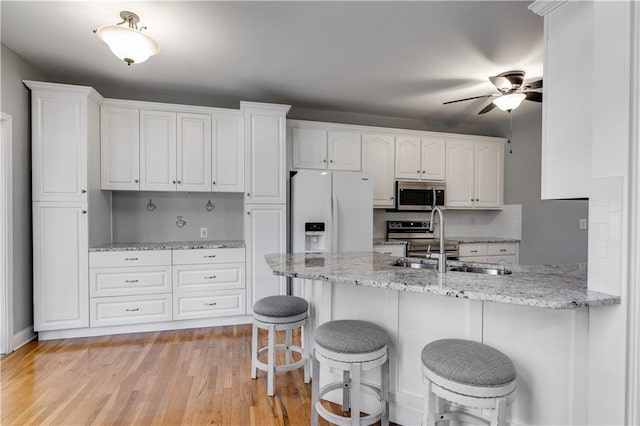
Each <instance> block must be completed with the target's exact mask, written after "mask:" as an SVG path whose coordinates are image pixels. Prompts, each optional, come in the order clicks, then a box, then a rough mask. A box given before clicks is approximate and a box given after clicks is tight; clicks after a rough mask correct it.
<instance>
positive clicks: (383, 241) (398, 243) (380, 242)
mask: <svg viewBox="0 0 640 426" xmlns="http://www.w3.org/2000/svg"><path fill="white" fill-rule="evenodd" d="M373 245H374V246H375V245H383V246H406V245H407V242H406V241H405V240H387V239H384V238H374V239H373Z"/></svg>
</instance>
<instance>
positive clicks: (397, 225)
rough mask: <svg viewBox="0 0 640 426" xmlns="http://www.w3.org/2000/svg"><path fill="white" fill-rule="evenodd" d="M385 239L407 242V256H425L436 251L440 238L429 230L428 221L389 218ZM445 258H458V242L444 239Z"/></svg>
mask: <svg viewBox="0 0 640 426" xmlns="http://www.w3.org/2000/svg"><path fill="white" fill-rule="evenodd" d="M387 239H388V240H402V241H406V242H407V256H409V257H425V256H426V255H427V254H428V253H434V254H436V253H438V251H439V250H440V240H438V239H437V238H436V237H435V236H434V235H433V232H431V231H429V222H420V221H400V220H391V221H388V222H387ZM444 251H445V253H446V256H447V259H452V260H457V259H458V242H457V241H453V240H447V239H445V240H444Z"/></svg>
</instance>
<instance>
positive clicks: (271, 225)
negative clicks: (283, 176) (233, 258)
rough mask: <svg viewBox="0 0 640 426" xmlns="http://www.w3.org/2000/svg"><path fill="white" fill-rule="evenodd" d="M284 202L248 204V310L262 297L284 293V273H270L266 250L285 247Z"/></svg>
mask: <svg viewBox="0 0 640 426" xmlns="http://www.w3.org/2000/svg"><path fill="white" fill-rule="evenodd" d="M286 218H287V207H286V205H281V204H278V205H255V204H247V212H246V221H245V227H244V229H245V240H246V243H247V251H246V253H247V271H246V272H247V283H248V286H247V299H249V300H247V313H250V312H251V306H253V304H254V303H255V302H256V301H258V300H259V299H262V298H263V297H267V296H273V295H278V294H285V291H286V281H285V278H284V277H278V276H276V275H273V273H272V271H271V268H270V267H269V265H267V262H266V261H265V260H264V256H265V254H270V253H285V252H286V251H287V241H286V240H287V239H286V235H287V233H286V226H287V220H286Z"/></svg>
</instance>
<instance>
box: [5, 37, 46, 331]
mask: <svg viewBox="0 0 640 426" xmlns="http://www.w3.org/2000/svg"><path fill="white" fill-rule="evenodd" d="M1 47H2V53H1V54H2V56H1V59H2V62H1V63H2V112H4V113H6V114H9V115H10V116H11V118H12V124H13V145H12V150H13V153H12V154H13V164H12V167H13V332H14V334H15V333H17V332H19V331H22V330H24V329H26V328H28V327H30V326H31V325H33V278H32V255H31V246H32V244H31V239H32V235H31V112H30V111H31V106H30V94H29V90H28V89H27V88H26V87H25V86H24V85H23V84H22V80H44V79H45V76H44V75H43V74H42V73H40V72H39V71H38V70H36V69H35V68H33V67H32V66H31V65H30V64H28V63H27V62H25V61H24V60H23V59H22V58H21V57H20V56H18V55H16V54H15V53H14V52H13V51H12V50H10V49H8V48H7V47H5V45H4V44H3V45H1Z"/></svg>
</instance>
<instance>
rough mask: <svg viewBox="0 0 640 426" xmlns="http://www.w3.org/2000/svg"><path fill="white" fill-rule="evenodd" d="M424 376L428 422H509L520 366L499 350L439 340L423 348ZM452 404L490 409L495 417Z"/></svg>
mask: <svg viewBox="0 0 640 426" xmlns="http://www.w3.org/2000/svg"><path fill="white" fill-rule="evenodd" d="M422 375H423V381H424V383H425V394H424V407H423V424H424V425H427V426H434V425H435V424H436V422H440V421H448V420H462V421H465V422H473V423H481V424H487V425H506V411H507V406H508V404H510V403H511V402H512V401H513V400H514V398H515V388H516V369H515V367H514V365H513V362H512V361H511V360H510V359H509V357H507V356H506V355H505V354H503V353H502V352H500V351H499V350H497V349H494V348H492V347H491V346H488V345H485V344H482V343H478V342H472V341H469V340H460V339H442V340H436V341H434V342H431V343H429V344H427V345H426V346H425V347H424V348H423V349H422ZM450 403H454V404H458V405H461V406H465V407H471V408H480V409H490V410H491V416H490V418H489V419H487V418H484V417H481V416H480V415H473V414H470V413H464V412H459V411H450V407H449V410H447V409H446V405H447V404H449V405H450Z"/></svg>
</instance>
